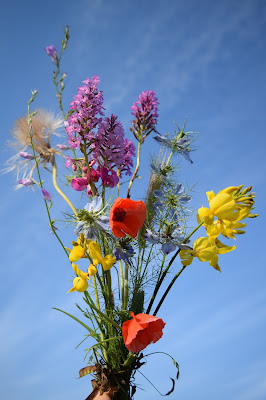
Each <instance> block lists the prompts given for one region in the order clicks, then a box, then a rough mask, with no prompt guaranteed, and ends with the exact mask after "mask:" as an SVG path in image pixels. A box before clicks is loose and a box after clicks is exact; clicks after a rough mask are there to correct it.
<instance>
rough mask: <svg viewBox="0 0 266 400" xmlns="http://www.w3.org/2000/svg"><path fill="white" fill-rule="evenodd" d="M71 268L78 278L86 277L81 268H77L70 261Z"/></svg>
mask: <svg viewBox="0 0 266 400" xmlns="http://www.w3.org/2000/svg"><path fill="white" fill-rule="evenodd" d="M72 268H73V270H74V271H75V273H76V275H78V276H79V277H80V278H82V279H85V280H86V279H87V278H88V274H86V273H85V272H83V271H81V269H79V267H78V265H76V264H73V263H72Z"/></svg>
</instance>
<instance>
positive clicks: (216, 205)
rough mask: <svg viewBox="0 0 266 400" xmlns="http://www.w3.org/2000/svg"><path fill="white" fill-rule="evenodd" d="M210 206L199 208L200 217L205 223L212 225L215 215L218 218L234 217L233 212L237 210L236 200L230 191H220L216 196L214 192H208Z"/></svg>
mask: <svg viewBox="0 0 266 400" xmlns="http://www.w3.org/2000/svg"><path fill="white" fill-rule="evenodd" d="M206 194H207V197H208V200H209V207H210V208H207V207H201V208H199V210H198V215H199V219H200V220H201V221H204V223H205V224H207V225H211V224H212V223H213V220H214V216H215V217H217V218H218V219H228V218H232V214H233V213H234V211H235V210H236V202H235V200H234V199H233V197H232V196H231V195H230V194H228V193H218V194H217V195H216V196H215V194H214V193H213V192H207V193H206Z"/></svg>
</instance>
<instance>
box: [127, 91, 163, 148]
mask: <svg viewBox="0 0 266 400" xmlns="http://www.w3.org/2000/svg"><path fill="white" fill-rule="evenodd" d="M158 104H159V102H158V99H157V97H156V95H155V92H154V91H153V90H147V91H144V92H142V93H141V94H140V95H139V97H138V100H137V101H136V102H135V103H134V104H133V106H132V107H131V110H132V114H133V116H134V119H133V121H132V125H133V128H131V127H130V128H129V129H130V130H131V131H132V132H133V133H134V135H135V137H136V138H137V139H138V140H139V138H140V137H139V136H140V133H139V132H140V130H142V134H141V136H142V138H144V137H146V136H147V135H148V134H149V133H151V132H152V131H153V130H154V129H155V125H156V123H157V118H158Z"/></svg>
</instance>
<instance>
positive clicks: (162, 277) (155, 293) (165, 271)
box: [147, 222, 203, 314]
mask: <svg viewBox="0 0 266 400" xmlns="http://www.w3.org/2000/svg"><path fill="white" fill-rule="evenodd" d="M202 225H203V222H201V223H200V224H199V225H198V226H197V227H196V228H195V229H193V231H192V232H191V233H190V234H189V235H188V236H187V237H186V239H185V240H184V243H186V242H187V241H188V240H189V239H190V238H191V236H192V235H193V234H194V233H195V232H196V231H197V230H198V229H199V228H200V227H201V226H202ZM179 253H180V249H178V250H177V251H176V252H175V254H174V255H173V257H172V258H171V260H170V262H169V264H168V265H167V267H166V268H165V270H164V272H163V273H162V276H161V278H160V280H159V281H158V282H157V284H156V286H155V289H154V292H153V295H152V298H151V301H150V304H149V306H148V308H147V314H149V312H150V310H151V307H152V305H153V303H154V300H155V297H156V296H157V293H158V291H159V289H160V287H161V284H162V283H163V280H164V278H165V276H166V274H167V272H168V271H169V269H170V267H171V265H172V264H173V262H174V261H175V259H176V257H177V256H178V254H179ZM178 276H179V275H178ZM177 278H178V277H177ZM169 290H170V289H169Z"/></svg>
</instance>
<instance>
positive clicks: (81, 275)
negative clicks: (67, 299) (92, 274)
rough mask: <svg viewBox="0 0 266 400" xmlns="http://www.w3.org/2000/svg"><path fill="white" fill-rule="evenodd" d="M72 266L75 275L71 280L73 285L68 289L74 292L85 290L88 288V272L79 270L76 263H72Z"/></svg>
mask: <svg viewBox="0 0 266 400" xmlns="http://www.w3.org/2000/svg"><path fill="white" fill-rule="evenodd" d="M72 268H73V270H74V271H75V273H76V275H77V277H76V278H75V279H74V280H73V287H72V288H71V289H70V290H69V291H68V293H70V292H74V291H75V290H77V291H78V292H85V290H87V289H88V286H89V284H88V282H87V279H89V273H85V272H83V271H81V270H80V269H79V267H78V265H75V264H72Z"/></svg>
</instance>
